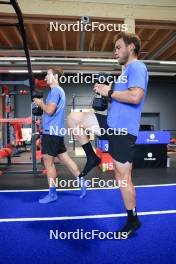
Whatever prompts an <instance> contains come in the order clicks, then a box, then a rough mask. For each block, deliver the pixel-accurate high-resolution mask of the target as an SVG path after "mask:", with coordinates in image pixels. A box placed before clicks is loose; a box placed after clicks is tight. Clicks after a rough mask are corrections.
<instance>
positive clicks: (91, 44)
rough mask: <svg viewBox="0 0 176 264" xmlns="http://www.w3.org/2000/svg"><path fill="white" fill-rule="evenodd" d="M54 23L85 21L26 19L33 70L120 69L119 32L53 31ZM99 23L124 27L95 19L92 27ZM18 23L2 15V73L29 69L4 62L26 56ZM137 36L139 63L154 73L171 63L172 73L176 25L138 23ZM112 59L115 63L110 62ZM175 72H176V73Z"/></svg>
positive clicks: (0, 15) (136, 24)
mask: <svg viewBox="0 0 176 264" xmlns="http://www.w3.org/2000/svg"><path fill="white" fill-rule="evenodd" d="M51 21H53V22H54V23H55V22H58V24H66V25H68V24H71V23H72V24H75V23H77V21H81V18H80V17H67V18H66V17H61V16H59V17H58V16H52V17H51V16H44V15H40V16H38V15H24V22H25V29H26V34H27V38H28V45H29V49H30V54H31V57H32V58H34V57H35V58H34V59H33V60H32V61H31V62H32V65H33V69H40V70H42V69H45V68H46V65H50V64H51V63H52V62H53V63H55V64H61V65H63V66H64V69H66V70H67V71H71V70H73V69H74V70H85V71H86V70H87V71H90V70H92V71H95V69H96V70H100V69H101V70H110V71H113V70H115V69H117V68H118V65H117V63H115V61H114V62H113V61H112V59H113V37H114V35H115V34H117V33H118V32H114V31H99V30H96V31H94V32H88V31H87V32H80V31H54V30H53V31H50V22H51ZM95 21H96V22H97V21H98V22H99V23H100V24H105V25H107V24H109V23H111V24H123V21H122V20H118V19H111V20H110V19H100V18H95V17H94V18H93V17H91V19H90V21H89V23H90V22H95ZM17 22H18V21H17V19H16V16H15V15H14V14H7V13H0V57H1V61H0V68H1V71H6V70H9V69H21V68H23V69H24V67H25V61H24V60H23V61H22V60H19V61H14V60H11V59H10V58H9V60H7V59H6V61H4V60H3V57H23V56H24V52H23V44H22V38H21V36H20V33H19V30H18V25H17ZM135 32H136V34H137V35H138V36H139V37H140V39H141V43H142V49H141V54H140V56H139V59H141V60H144V61H146V63H147V64H149V65H153V67H154V70H155V68H157V67H158V69H159V70H160V68H162V69H165V68H166V65H169V63H167V62H171V64H170V66H171V67H170V69H169V71H170V70H171V71H172V70H173V65H174V63H172V62H174V61H176V22H166V21H165V22H161V21H144V20H136V21H135ZM53 58H54V59H55V60H54V59H53ZM67 58H68V59H67ZM83 58H87V59H89V61H88V60H87V61H83V60H81V59H83ZM91 58H92V59H91ZM103 59H106V60H103ZM109 59H111V61H109V62H108V60H109ZM159 61H166V64H165V65H162V66H161V64H160V63H158V62H159ZM115 65H116V67H115ZM155 66H156V67H155ZM175 66H176V65H175ZM163 67H165V68H163ZM168 67H169V66H168ZM162 69H161V70H162ZM163 71H164V70H163ZM174 71H176V70H175V69H174Z"/></svg>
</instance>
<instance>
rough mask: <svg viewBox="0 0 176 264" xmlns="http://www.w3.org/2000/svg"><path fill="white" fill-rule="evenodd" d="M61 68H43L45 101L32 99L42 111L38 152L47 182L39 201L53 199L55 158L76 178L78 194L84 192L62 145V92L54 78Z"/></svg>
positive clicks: (75, 167) (54, 193) (73, 164)
mask: <svg viewBox="0 0 176 264" xmlns="http://www.w3.org/2000/svg"><path fill="white" fill-rule="evenodd" d="M61 74H62V70H61V68H59V67H54V66H51V67H49V68H48V70H47V75H46V77H45V80H46V82H47V84H48V86H49V87H50V91H49V93H48V95H47V98H46V102H45V103H44V102H43V100H41V99H37V98H35V99H34V103H35V104H36V105H37V106H39V107H40V108H41V109H42V110H43V133H42V144H41V147H42V154H43V160H44V165H45V168H46V170H47V177H48V183H49V193H48V195H46V196H45V197H43V198H42V199H40V200H39V203H50V202H54V201H56V200H57V192H56V177H57V172H56V167H55V164H54V159H55V157H58V159H59V160H60V162H61V163H62V164H64V165H66V166H67V168H68V169H69V170H70V172H72V174H73V175H74V176H75V177H77V180H78V183H79V184H80V185H81V196H80V197H84V196H85V194H86V187H85V181H84V179H80V178H78V176H79V174H80V171H79V168H78V166H77V164H76V163H75V162H74V161H73V160H72V159H71V158H70V157H69V155H68V153H67V150H66V147H65V144H64V135H65V132H66V130H65V128H64V111H65V92H64V90H63V89H62V88H61V87H60V86H59V83H58V77H59V76H61Z"/></svg>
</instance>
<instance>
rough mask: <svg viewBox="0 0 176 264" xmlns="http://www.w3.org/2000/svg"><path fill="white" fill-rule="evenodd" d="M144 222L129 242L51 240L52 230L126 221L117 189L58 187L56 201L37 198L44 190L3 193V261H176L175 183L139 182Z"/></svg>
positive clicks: (110, 226)
mask: <svg viewBox="0 0 176 264" xmlns="http://www.w3.org/2000/svg"><path fill="white" fill-rule="evenodd" d="M136 192H137V209H138V212H139V213H138V214H139V216H140V219H141V222H142V226H141V228H140V229H139V230H138V232H137V233H136V234H135V235H134V236H133V237H132V238H131V239H129V240H108V239H104V240H101V239H98V238H97V237H96V239H94V240H86V239H79V240H76V239H70V240H68V239H63V240H61V239H54V237H53V239H50V230H53V231H56V230H58V231H59V232H71V231H76V230H77V229H80V230H81V229H82V230H83V231H84V232H87V231H91V230H99V231H103V232H106V233H107V232H109V231H115V230H117V229H119V228H120V227H122V226H123V224H124V223H125V219H126V217H125V214H124V212H125V209H124V207H123V202H122V198H121V195H120V191H119V189H101V190H100V189H91V190H88V191H87V196H86V197H85V198H84V199H80V198H79V194H80V191H79V190H70V191H69V190H61V191H58V200H57V201H56V202H55V203H52V204H48V205H43V204H39V203H38V199H39V198H40V197H42V196H44V195H45V194H46V191H45V190H43V191H41V190H38V191H32V190H29V191H0V264H9V263H13V264H16V263H18V264H21V263H25V264H26V263H30V264H31V263H32V264H35V263H37V264H40V263H41V264H45V263H46V264H49V263H51V264H55V263H61V264H62V263H64V264H67V263H69V264H70V263H77V264H79V263H85V264H86V263H98V262H99V263H107V264H109V263H112V264H115V263H119V264H121V263H128V264H131V263H134V264H135V263H137V264H138V263H140V264H141V263H142V264H144V263H146V264H149V263H152V264H153V263H155V264H157V263H159V264H168V263H169V264H175V263H176V184H168V185H158V186H157V185H156V186H138V187H137V188H136Z"/></svg>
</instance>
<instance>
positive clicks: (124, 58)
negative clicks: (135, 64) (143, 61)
mask: <svg viewBox="0 0 176 264" xmlns="http://www.w3.org/2000/svg"><path fill="white" fill-rule="evenodd" d="M128 58H129V54H126V56H124V57H123V58H121V59H119V60H118V63H119V64H120V65H125V64H126V63H127V61H128Z"/></svg>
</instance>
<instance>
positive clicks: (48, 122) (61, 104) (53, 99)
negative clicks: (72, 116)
mask: <svg viewBox="0 0 176 264" xmlns="http://www.w3.org/2000/svg"><path fill="white" fill-rule="evenodd" d="M48 103H55V104H56V110H55V112H54V113H53V114H52V115H48V114H47V113H45V112H44V114H43V134H48V135H55V136H63V133H64V131H63V130H64V117H65V92H64V90H63V89H62V88H61V87H60V86H59V85H58V86H56V87H53V88H51V89H50V91H49V93H48V96H47V98H46V104H48Z"/></svg>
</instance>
